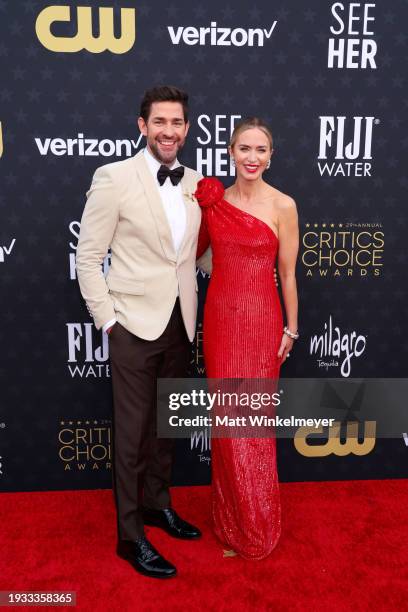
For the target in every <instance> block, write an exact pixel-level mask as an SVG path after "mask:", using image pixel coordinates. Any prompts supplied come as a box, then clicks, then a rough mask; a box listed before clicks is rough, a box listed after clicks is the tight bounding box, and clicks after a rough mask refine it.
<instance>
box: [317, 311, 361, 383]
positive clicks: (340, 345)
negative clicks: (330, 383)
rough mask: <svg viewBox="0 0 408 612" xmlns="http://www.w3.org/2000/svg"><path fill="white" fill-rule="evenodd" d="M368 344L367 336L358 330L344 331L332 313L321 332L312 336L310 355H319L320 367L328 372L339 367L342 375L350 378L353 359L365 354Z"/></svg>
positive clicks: (318, 362)
mask: <svg viewBox="0 0 408 612" xmlns="http://www.w3.org/2000/svg"><path fill="white" fill-rule="evenodd" d="M366 344H367V341H366V336H364V335H362V334H360V333H358V332H356V331H351V332H347V331H342V330H341V329H340V327H338V326H337V325H335V323H334V322H333V317H332V315H330V316H329V320H328V321H327V322H325V323H324V324H323V329H322V330H321V332H320V333H317V334H314V335H312V336H311V337H310V343H309V351H310V355H316V356H317V365H318V367H319V369H324V370H326V372H327V371H328V370H329V369H331V368H336V369H337V368H339V369H340V374H341V376H343V377H344V378H348V377H349V376H350V374H351V364H352V361H353V360H354V359H358V358H359V357H361V356H362V355H363V353H364V351H365V350H366Z"/></svg>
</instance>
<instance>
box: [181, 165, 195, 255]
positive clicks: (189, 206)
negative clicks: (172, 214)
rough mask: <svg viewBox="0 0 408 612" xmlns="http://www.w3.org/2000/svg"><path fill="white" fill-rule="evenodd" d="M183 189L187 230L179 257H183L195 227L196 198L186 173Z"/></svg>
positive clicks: (182, 180)
mask: <svg viewBox="0 0 408 612" xmlns="http://www.w3.org/2000/svg"><path fill="white" fill-rule="evenodd" d="M181 191H182V194H183V202H184V206H185V209H186V231H185V232H184V236H183V240H182V242H181V245H180V248H179V252H178V257H179V259H181V257H182V255H183V251H184V246H185V244H186V242H187V240H188V237H189V235H190V233H191V231H192V229H193V225H194V224H193V221H194V208H193V207H194V204H195V202H194V198H193V190H192V187H191V185H190V182H189V180H188V179H187V178H186V176H185V175H184V176H183V178H182V179H181Z"/></svg>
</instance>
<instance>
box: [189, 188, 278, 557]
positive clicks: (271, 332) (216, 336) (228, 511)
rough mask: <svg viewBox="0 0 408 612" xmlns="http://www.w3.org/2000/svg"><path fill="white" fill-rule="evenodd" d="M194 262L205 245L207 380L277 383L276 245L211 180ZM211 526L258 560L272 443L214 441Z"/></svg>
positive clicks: (272, 493)
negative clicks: (209, 264) (209, 261)
mask: <svg viewBox="0 0 408 612" xmlns="http://www.w3.org/2000/svg"><path fill="white" fill-rule="evenodd" d="M196 196H197V199H198V202H199V204H200V205H201V206H202V224H201V229H200V234H199V241H198V252H197V255H198V257H199V256H200V255H202V253H203V252H204V251H205V250H206V249H207V247H208V245H209V244H211V248H212V252H213V271H212V275H211V280H210V284H209V287H208V292H207V299H206V303H205V310H204V330H203V331H204V333H203V339H204V360H205V366H206V373H207V376H208V378H214V379H221V378H227V379H231V378H247V379H260V378H263V379H266V378H268V379H275V380H276V379H277V378H278V376H279V367H280V363H279V359H278V357H277V352H278V349H279V346H280V342H281V339H282V332H283V322H282V311H281V306H280V301H279V295H278V292H277V288H276V285H275V281H274V274H273V271H274V267H275V259H276V255H277V251H278V239H277V237H276V235H275V233H274V232H273V230H272V229H271V228H270V227H269V226H268V225H267V224H266V223H264V222H263V221H261V220H260V219H258V218H257V217H254V216H253V215H251V214H249V213H246V212H244V211H242V210H240V209H239V208H237V207H236V206H234V205H232V204H230V203H229V202H227V201H226V200H225V199H224V198H223V196H224V188H223V186H222V183H221V182H220V181H218V179H211V178H207V179H202V181H200V182H199V184H198V189H197V192H196ZM212 492H213V496H212V497H213V519H214V529H215V533H216V535H217V537H218V538H219V539H220V540H221V542H223V544H224V545H226V546H227V547H228V548H232V549H233V550H234V551H236V552H237V553H238V554H240V555H241V556H242V557H245V558H247V559H262V558H264V557H266V556H267V555H268V554H269V553H270V552H271V551H272V550H273V548H274V547H275V546H276V544H277V541H278V539H279V535H280V528H281V527H280V500H279V484H278V475H277V469H276V444H275V439H274V438H242V437H241V438H237V437H235V438H228V439H227V438H225V439H224V438H222V439H220V438H218V439H217V438H213V440H212Z"/></svg>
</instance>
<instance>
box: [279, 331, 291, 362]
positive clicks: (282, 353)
mask: <svg viewBox="0 0 408 612" xmlns="http://www.w3.org/2000/svg"><path fill="white" fill-rule="evenodd" d="M293 343H294V340H292V338H289V336H288V335H287V334H283V335H282V340H281V344H280V347H279V351H278V358H279V359H280V360H281V365H282V363H283V362H284V361H286V359H287V358H288V356H289V353H290V351H291V350H292V348H293Z"/></svg>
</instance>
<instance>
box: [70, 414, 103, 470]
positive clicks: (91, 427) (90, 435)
mask: <svg viewBox="0 0 408 612" xmlns="http://www.w3.org/2000/svg"><path fill="white" fill-rule="evenodd" d="M111 439H112V431H111V422H110V420H108V419H61V421H60V423H59V431H58V456H59V458H60V460H61V461H62V464H63V466H64V471H84V470H101V469H102V470H110V469H111V460H112V455H111Z"/></svg>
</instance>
